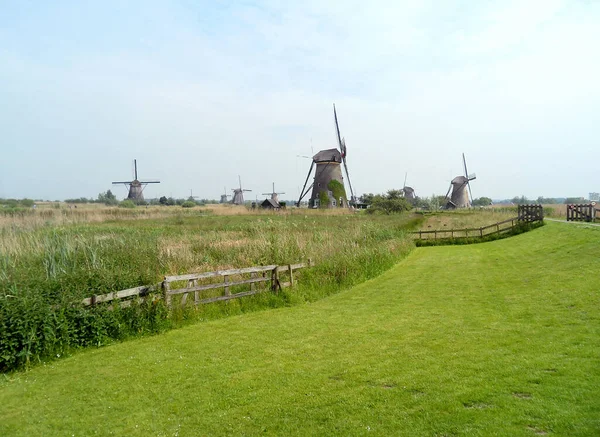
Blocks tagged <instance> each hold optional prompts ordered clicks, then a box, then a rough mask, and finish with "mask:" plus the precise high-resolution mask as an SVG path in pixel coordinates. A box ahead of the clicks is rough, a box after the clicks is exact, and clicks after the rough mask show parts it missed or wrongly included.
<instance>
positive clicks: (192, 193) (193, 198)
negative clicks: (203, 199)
mask: <svg viewBox="0 0 600 437" xmlns="http://www.w3.org/2000/svg"><path fill="white" fill-rule="evenodd" d="M197 198H198V196H194V192H193V191H192V189H191V188H190V197H188V200H190V201H192V202H195V201H196V199H197Z"/></svg>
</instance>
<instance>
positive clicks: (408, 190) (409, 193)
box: [402, 172, 415, 203]
mask: <svg viewBox="0 0 600 437" xmlns="http://www.w3.org/2000/svg"><path fill="white" fill-rule="evenodd" d="M407 177H408V172H407V173H404V185H403V186H402V192H403V193H404V198H405V199H406V200H408V201H409V202H411V203H412V202H414V200H415V190H414V188H412V187H409V186H407V185H406V178H407Z"/></svg>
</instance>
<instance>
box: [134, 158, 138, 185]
mask: <svg viewBox="0 0 600 437" xmlns="http://www.w3.org/2000/svg"><path fill="white" fill-rule="evenodd" d="M133 168H134V171H135V178H134V179H136V180H137V178H138V177H137V159H134V160H133Z"/></svg>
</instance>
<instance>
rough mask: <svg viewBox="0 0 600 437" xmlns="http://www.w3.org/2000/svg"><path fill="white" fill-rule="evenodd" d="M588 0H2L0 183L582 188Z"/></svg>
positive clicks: (70, 187) (504, 191)
mask: <svg viewBox="0 0 600 437" xmlns="http://www.w3.org/2000/svg"><path fill="white" fill-rule="evenodd" d="M599 43H600V1H595V0H564V1H563V0H532V1H528V0H514V1H513V0H502V1H493V0H490V1H481V2H473V1H470V0H466V1H450V0H448V1H443V2H440V1H434V0H423V1H398V0H391V1H372V2H365V1H363V0H360V1H358V0H345V1H339V2H338V1H329V2H326V1H322V0H305V1H302V2H280V1H275V0H265V1H206V2H205V1H191V0H177V1H175V0H171V1H157V0H145V1H127V2H122V1H113V0H102V1H100V0H98V1H85V0H74V1H69V0H64V1H61V0H54V1H42V0H38V1H28V0H3V1H2V7H1V8H0V153H1V155H0V156H1V159H0V197H3V198H11V197H12V198H23V197H28V198H34V199H48V200H56V199H65V198H76V197H92V198H95V197H97V195H98V194H99V193H101V192H105V191H106V190H109V189H110V190H112V191H113V192H114V193H115V194H116V195H117V196H118V197H119V198H123V197H126V195H127V189H126V188H125V187H124V186H113V185H112V184H111V182H112V181H122V180H130V179H131V178H132V162H133V160H134V159H137V162H138V172H139V176H140V179H158V180H160V181H161V183H160V184H155V185H148V186H147V188H146V190H145V191H144V194H145V196H146V198H153V197H159V196H162V195H165V196H172V197H179V198H181V197H187V196H189V195H190V192H191V190H192V191H193V195H194V196H199V197H200V198H209V199H210V198H217V199H218V198H219V196H220V194H222V193H223V192H224V190H227V191H228V192H229V193H230V192H231V189H232V188H234V187H236V186H237V185H238V176H241V179H242V184H243V187H244V188H246V189H251V190H252V192H250V193H246V199H247V200H248V199H252V200H253V199H254V198H258V199H259V200H260V199H264V198H265V196H264V195H263V194H262V193H267V192H270V191H271V185H272V183H273V182H274V183H275V188H276V191H278V192H284V193H285V195H281V196H280V197H282V198H285V199H296V198H297V197H298V194H299V191H300V189H301V188H302V185H303V183H304V180H305V178H306V174H307V172H308V169H309V167H310V159H307V158H305V156H312V154H314V153H317V152H318V151H319V150H323V149H329V148H333V147H336V146H337V139H336V134H335V126H334V121H333V104H334V103H335V105H336V108H337V112H338V119H339V123H340V130H341V133H342V135H343V136H344V137H345V141H346V145H347V148H348V154H347V164H348V169H349V172H350V180H351V182H352V186H353V188H354V191H355V193H356V194H357V195H360V194H363V193H383V192H386V191H387V190H389V189H393V188H401V187H402V186H403V184H404V178H405V175H407V185H409V186H412V187H414V189H415V191H416V194H417V195H419V196H422V197H426V196H431V195H432V194H438V195H439V194H445V193H446V191H447V189H448V187H449V182H450V180H451V179H452V178H453V177H455V176H457V175H460V174H462V173H463V168H462V153H464V154H465V155H466V158H467V164H468V171H469V173H476V175H477V179H475V180H474V181H472V183H471V188H472V192H473V196H474V197H480V196H486V197H491V198H494V199H504V198H512V197H514V196H521V195H524V196H527V197H529V198H533V199H535V198H537V197H538V196H544V197H567V196H569V197H571V196H583V197H587V195H588V193H589V192H591V191H600V146H599V141H598V138H599V129H600V55H599V54H598V44H599Z"/></svg>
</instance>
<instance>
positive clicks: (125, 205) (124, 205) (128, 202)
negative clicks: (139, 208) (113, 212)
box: [119, 199, 135, 208]
mask: <svg viewBox="0 0 600 437" xmlns="http://www.w3.org/2000/svg"><path fill="white" fill-rule="evenodd" d="M119 208H135V203H134V202H133V200H130V199H126V200H123V201H122V202H121V203H119Z"/></svg>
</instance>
